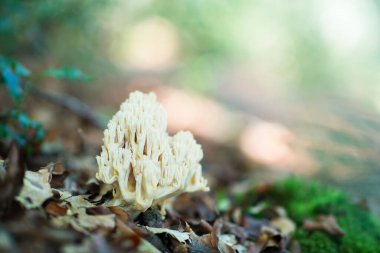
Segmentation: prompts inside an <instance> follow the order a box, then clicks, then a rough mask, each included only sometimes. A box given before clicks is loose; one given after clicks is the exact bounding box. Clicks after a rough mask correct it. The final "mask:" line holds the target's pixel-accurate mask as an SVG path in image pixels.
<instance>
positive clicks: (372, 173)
mask: <svg viewBox="0 0 380 253" xmlns="http://www.w3.org/2000/svg"><path fill="white" fill-rule="evenodd" d="M379 26H380V2H379V1H377V0H333V1H331V0H318V1H317V0H315V1H313V0H309V1H298V0H295V1H273V0H269V1H248V0H236V1H227V0H209V1H203V0H183V1H163V0H140V1H121V0H120V1H116V0H113V1H104V0H99V1H89V0H83V1H77V0H66V1H44V0H35V1H15V0H3V1H2V3H1V6H0V53H1V55H3V56H5V57H10V58H13V59H17V60H18V61H20V62H22V63H23V64H24V65H25V66H26V67H27V68H28V69H30V70H31V71H33V72H34V73H40V72H43V71H44V70H45V69H46V68H49V67H59V66H69V67H75V68H78V69H80V70H81V71H83V73H86V74H87V75H88V76H89V77H90V81H89V82H87V83H85V84H78V83H68V82H64V81H57V80H52V79H41V80H38V81H36V83H35V85H37V86H38V87H40V88H41V89H44V90H45V91H47V92H53V93H58V94H66V95H70V96H74V97H77V98H79V99H80V100H81V101H83V102H85V103H86V104H89V105H90V106H91V108H93V110H94V111H95V112H96V113H97V114H99V115H102V117H103V118H105V119H109V118H110V117H111V116H112V115H113V114H114V113H115V112H116V110H117V108H118V106H119V104H120V103H121V102H122V101H124V100H125V99H126V98H127V96H128V93H129V92H130V91H132V90H136V89H139V90H143V91H154V92H156V93H157V96H158V99H159V100H160V102H162V104H163V105H164V107H165V108H166V110H167V112H168V120H169V130H170V131H171V132H175V131H178V130H179V129H189V130H191V131H193V132H194V134H195V135H196V137H197V139H198V140H199V142H201V143H202V144H203V147H204V151H205V159H204V167H205V171H206V173H207V174H208V178H209V180H210V181H211V182H212V181H213V178H218V180H214V181H215V182H216V181H218V182H220V181H223V179H224V180H225V181H226V183H227V184H228V182H229V180H232V179H236V180H242V179H247V178H250V179H251V180H252V181H264V180H275V179H277V178H279V177H283V176H286V175H289V174H299V175H302V176H306V177H311V178H316V179H319V180H322V181H324V182H326V183H328V184H331V185H334V186H337V187H340V188H341V189H343V190H345V191H347V192H348V193H349V194H350V195H351V196H352V197H353V198H354V199H355V200H357V201H359V200H361V199H363V198H364V199H367V200H368V202H369V205H370V206H371V208H372V209H373V210H374V211H375V212H377V214H379V215H380V208H379V206H380V205H379V204H378V203H380V195H379V194H378V192H379V191H380V158H379V157H380V134H379V133H380V120H379V112H380V111H379V110H380V85H379V81H380V32H379V29H378V28H379ZM1 92H3V90H1ZM28 103H29V104H32V105H33V106H29V107H27V110H29V112H30V113H31V114H32V116H33V118H34V119H36V120H38V121H40V122H42V124H43V125H44V127H45V128H46V132H47V142H46V143H45V144H44V145H45V146H44V147H45V149H46V150H48V149H49V150H51V149H54V148H56V147H57V146H60V145H61V146H63V147H65V150H69V151H70V150H71V149H70V148H72V147H74V146H75V145H74V144H73V143H72V142H73V140H74V142H75V140H77V139H78V138H76V136H78V135H81V136H82V135H85V136H86V138H85V139H86V141H87V142H88V143H90V144H91V145H93V146H94V147H99V146H100V145H101V137H102V132H101V131H99V130H98V129H92V128H91V127H85V126H82V125H80V124H79V123H78V119H77V118H76V117H75V116H73V115H72V114H70V113H68V112H67V111H65V110H62V109H60V108H57V107H54V106H52V105H51V104H49V103H46V102H44V101H40V100H39V99H37V98H33V97H32V98H31V99H30V101H29V102H28ZM0 106H2V105H1V103H0ZM77 129H81V131H77ZM72 149H73V148H72ZM72 151H73V152H74V151H75V150H72Z"/></svg>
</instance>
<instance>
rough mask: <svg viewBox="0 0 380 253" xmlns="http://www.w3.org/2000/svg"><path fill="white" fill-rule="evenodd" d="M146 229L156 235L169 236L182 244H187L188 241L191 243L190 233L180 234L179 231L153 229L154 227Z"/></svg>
mask: <svg viewBox="0 0 380 253" xmlns="http://www.w3.org/2000/svg"><path fill="white" fill-rule="evenodd" d="M145 228H146V229H148V230H149V231H150V232H152V233H154V234H162V233H166V234H169V235H171V236H173V237H174V238H176V239H177V240H178V241H179V242H182V243H184V242H186V241H187V240H189V241H190V233H188V232H178V231H177V230H172V229H168V228H153V227H147V226H146V227H145Z"/></svg>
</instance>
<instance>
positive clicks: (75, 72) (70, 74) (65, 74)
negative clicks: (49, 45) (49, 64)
mask: <svg viewBox="0 0 380 253" xmlns="http://www.w3.org/2000/svg"><path fill="white" fill-rule="evenodd" d="M44 74H45V75H46V76H49V77H53V78H56V79H59V80H68V81H81V82H87V81H89V80H90V77H89V76H88V75H86V74H84V73H83V72H82V71H81V70H80V69H77V68H68V67H64V68H48V69H47V70H45V72H44Z"/></svg>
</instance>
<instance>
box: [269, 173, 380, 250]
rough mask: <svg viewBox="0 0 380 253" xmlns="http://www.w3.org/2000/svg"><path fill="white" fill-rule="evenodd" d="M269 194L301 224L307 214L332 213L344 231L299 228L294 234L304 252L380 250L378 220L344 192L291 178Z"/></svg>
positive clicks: (379, 223) (379, 224)
mask: <svg viewBox="0 0 380 253" xmlns="http://www.w3.org/2000/svg"><path fill="white" fill-rule="evenodd" d="M269 196H270V197H271V201H274V202H275V203H277V204H280V205H282V206H284V207H285V208H286V209H287V210H288V214H289V216H290V217H291V218H292V219H294V220H295V221H296V223H297V225H298V227H301V225H302V222H303V220H304V219H306V218H313V217H315V216H316V215H319V214H332V215H334V216H335V217H336V218H337V221H338V224H339V225H340V226H341V227H342V229H343V230H344V231H345V236H343V237H342V238H338V237H337V236H330V235H327V234H325V233H320V232H315V233H308V232H306V231H304V230H303V229H298V231H297V233H296V235H295V238H296V239H297V240H298V241H299V242H300V244H301V247H302V250H303V252H309V253H310V252H342V253H354V252H361V253H375V252H380V244H379V242H380V222H379V220H378V219H376V218H375V217H374V216H373V215H372V214H370V213H369V212H367V211H366V210H364V209H361V208H360V207H358V206H356V205H354V204H352V203H351V202H350V200H349V199H348V198H347V197H346V196H345V194H344V193H342V192H340V191H337V190H335V189H331V188H328V187H325V186H323V185H321V184H319V183H316V182H307V181H303V180H301V179H298V178H289V179H286V180H284V181H281V182H279V183H277V184H276V185H275V186H274V187H273V190H272V191H271V193H270V194H269Z"/></svg>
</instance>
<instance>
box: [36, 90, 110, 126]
mask: <svg viewBox="0 0 380 253" xmlns="http://www.w3.org/2000/svg"><path fill="white" fill-rule="evenodd" d="M29 90H30V92H31V94H32V95H34V96H37V97H39V98H42V99H45V100H47V101H49V102H51V103H54V104H56V105H59V106H61V107H63V108H65V109H67V110H69V111H71V112H73V113H74V114H76V115H77V116H79V117H80V118H82V119H84V120H85V121H87V122H88V123H90V124H92V125H93V126H95V127H97V128H99V129H104V128H105V127H106V122H105V120H103V119H102V118H101V117H99V116H98V115H97V114H95V113H94V112H93V111H92V110H91V108H90V106H88V105H87V104H85V103H83V102H82V101H80V100H79V99H77V98H75V97H72V96H69V95H64V94H59V93H52V92H47V91H44V90H41V89H39V88H37V87H35V86H30V87H29Z"/></svg>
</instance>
